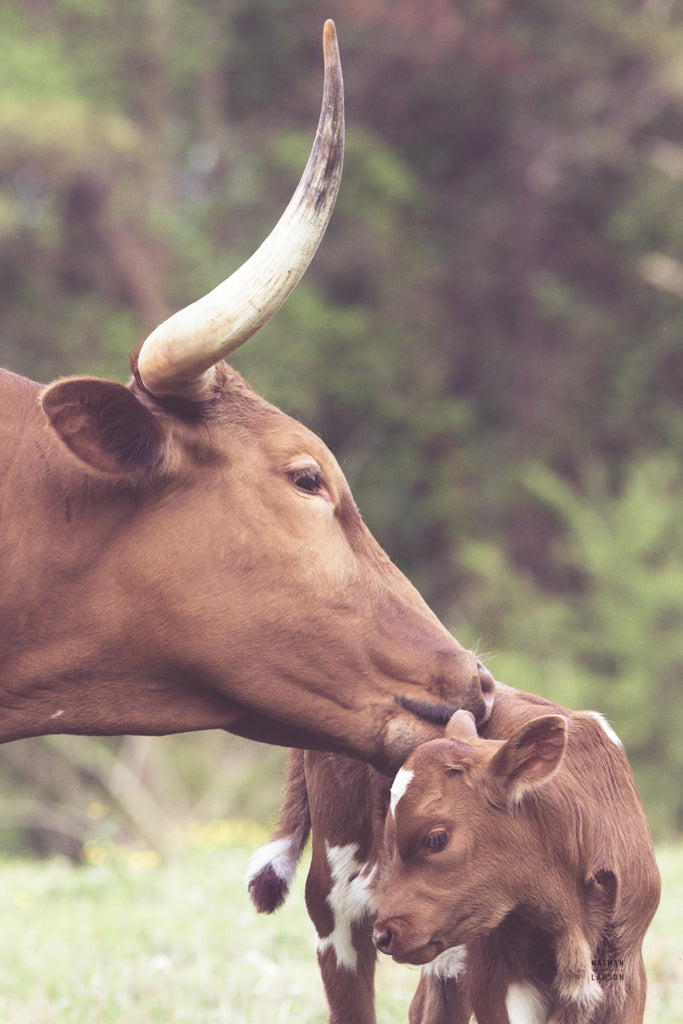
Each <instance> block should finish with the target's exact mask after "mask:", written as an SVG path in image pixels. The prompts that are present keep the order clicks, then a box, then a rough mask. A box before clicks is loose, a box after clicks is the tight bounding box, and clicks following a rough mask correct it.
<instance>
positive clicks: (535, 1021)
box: [505, 981, 548, 1024]
mask: <svg viewBox="0 0 683 1024" xmlns="http://www.w3.org/2000/svg"><path fill="white" fill-rule="evenodd" d="M505 1009H506V1010H507V1015H508V1020H509V1022H510V1024H547V1020H548V1011H547V1009H546V1005H545V1002H544V1000H543V998H542V996H541V993H540V992H539V991H538V989H536V988H534V986H533V985H529V983H528V982H526V981H523V982H513V984H512V985H510V987H509V989H508V992H507V996H506V997H505Z"/></svg>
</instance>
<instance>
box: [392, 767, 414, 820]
mask: <svg viewBox="0 0 683 1024" xmlns="http://www.w3.org/2000/svg"><path fill="white" fill-rule="evenodd" d="M414 775H415V772H411V771H409V770H408V769H407V768H399V770H398V772H397V773H396V778H395V779H394V782H393V785H392V787H391V816H392V817H394V815H395V814H396V804H397V803H398V802H399V800H400V799H401V797H402V796H405V791H406V790H407V788H408V786H409V785H410V783H411V781H412V779H413V776H414Z"/></svg>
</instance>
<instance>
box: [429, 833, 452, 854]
mask: <svg viewBox="0 0 683 1024" xmlns="http://www.w3.org/2000/svg"><path fill="white" fill-rule="evenodd" d="M447 843H448V832H446V830H445V829H443V828H435V829H434V831H433V832H428V833H427V835H426V836H425V839H424V845H425V847H426V848H427V849H428V850H429V852H430V853H438V852H439V850H443V849H444V848H445V847H446V844H447Z"/></svg>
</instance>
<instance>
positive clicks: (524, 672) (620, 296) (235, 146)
mask: <svg viewBox="0 0 683 1024" xmlns="http://www.w3.org/2000/svg"><path fill="white" fill-rule="evenodd" d="M681 13H682V12H681V5H680V3H679V2H678V0H601V2H600V3H599V4H557V3H556V2H554V0H517V2H516V3H514V4H513V3H509V2H506V0H481V2H477V3H472V2H468V0H326V2H324V3H323V2H322V0H125V2H120V3H116V4H114V3H111V2H108V0H0V40H1V43H0V45H1V46H2V60H1V61H0V321H1V326H2V331H1V334H0V361H1V363H2V365H4V366H6V367H8V368H10V369H13V370H15V371H17V372H19V373H24V374H26V375H28V376H31V377H33V378H35V379H39V380H49V379H50V378H53V377H55V376H57V375H60V374H67V373H96V374H100V375H107V376H112V377H114V378H118V379H120V380H125V378H126V375H127V355H128V354H129V353H130V352H132V351H133V350H134V349H135V348H136V347H137V345H138V344H139V343H140V341H141V339H142V338H143V337H144V336H145V335H146V333H147V332H148V331H149V330H150V329H151V328H152V327H154V326H155V325H156V323H158V322H159V321H160V320H161V319H162V318H163V317H165V316H166V315H167V314H168V313H170V312H172V311H173V310H174V309H176V308H179V307H180V306H181V305H185V304H187V303H188V302H189V301H191V300H192V299H194V298H196V297H198V296H199V295H200V294H202V293H204V292H205V291H208V290H209V288H211V287H213V285H214V284H216V283H217V282H218V280H220V279H222V278H223V277H225V276H227V274H228V273H229V272H230V270H232V269H233V268H234V267H235V266H237V265H238V264H239V263H240V262H241V260H242V259H244V258H245V256H247V255H248V254H249V253H250V252H251V251H252V250H253V249H254V248H255V247H256V245H257V244H258V243H259V242H260V240H261V239H262V237H263V236H264V235H265V234H266V233H267V231H268V230H269V229H270V227H271V226H272V224H273V223H274V222H275V220H276V219H277V217H278V216H279V213H280V211H281V209H282V208H283V207H284V205H285V203H286V202H287V200H288V198H289V195H290V193H291V191H292V189H293V187H294V184H295V183H296V180H297V179H298V176H299V173H300V171H301V169H302V168H303V165H304V162H305V160H306V156H307V152H308V149H309V146H310V143H311V140H312V136H313V131H314V128H315V123H316V120H317V110H318V105H319V99H320V93H321V84H322V68H321V45H320V40H321V29H322V24H323V20H324V18H326V17H333V18H335V20H336V22H337V28H338V32H339V36H340V47H341V51H342V61H343V65H344V73H345V80H346V95H347V132H348V144H347V156H346V162H345V172H344V181H343V184H342V191H341V195H340V199H339V201H338V204H337V208H336V211H335V214H334V217H333V221H332V225H331V228H330V230H329V232H328V234H327V237H326V239H325V241H324V243H323V245H322V247H321V249H320V250H319V253H318V255H317V257H316V259H315V261H314V263H313V266H312V268H311V270H310V271H309V272H308V274H307V276H306V278H305V279H304V281H303V283H302V284H301V285H300V286H299V288H298V290H297V292H296V293H295V295H294V296H293V297H292V298H291V299H290V300H289V302H288V304H287V305H286V306H285V308H284V309H283V310H282V312H281V313H280V314H279V315H278V316H277V317H276V318H275V320H274V321H273V322H272V323H271V324H270V325H269V326H268V327H267V328H266V329H265V330H263V332H262V333H261V334H260V335H259V336H258V338H256V339H254V340H253V341H252V342H250V344H249V345H248V346H246V347H245V349H244V350H242V351H241V352H240V353H239V354H238V356H237V357H236V358H235V364H236V365H237V366H238V368H239V369H240V370H241V371H242V372H243V373H244V374H245V376H246V377H247V379H248V380H249V381H250V382H251V383H252V384H253V385H254V386H255V387H256V388H257V390H259V391H260V392H261V393H263V394H264V395H265V396H266V397H267V398H268V399H269V400H270V401H272V402H274V403H275V404H277V405H280V406H282V407H283V408H284V409H285V410H286V411H288V412H290V413H292V414H294V415H296V416H298V417H300V418H301V419H303V420H304V421H305V422H306V423H307V424H308V425H309V426H311V427H312V428H313V429H314V430H316V431H317V432H318V433H320V434H321V435H322V436H323V437H324V438H325V439H326V441H327V442H328V444H329V445H330V447H331V448H332V449H333V450H334V451H335V453H336V454H337V455H338V457H339V459H340V461H341V463H342V465H343V467H344V469H345V472H346V474H347V477H348V479H349V482H350V484H351V487H352V489H353V491H354V494H355V496H356V499H357V501H358V503H359V506H360V508H361V511H362V512H363V514H364V517H365V519H366V521H367V522H368V525H369V526H370V528H371V529H372V531H373V533H374V534H375V535H376V537H377V538H378V540H379V541H380V542H381V543H382V545H383V546H384V547H385V548H386V549H387V551H388V552H389V553H390V555H391V556H392V558H393V559H394V560H395V561H396V562H397V563H398V564H399V565H400V567H401V568H402V569H403V570H404V571H405V572H406V573H407V575H408V576H409V577H410V578H411V579H412V580H413V581H414V582H415V583H416V584H417V586H418V587H419V589H420V590H421V591H422V593H423V594H424V596H425V597H426V599H427V600H428V601H429V603H430V604H431V605H432V606H433V607H434V608H435V610H436V611H437V612H438V614H439V615H440V617H441V618H442V619H443V620H444V621H445V622H446V624H447V625H448V626H449V628H451V629H452V630H453V632H454V633H455V635H457V637H458V638H459V640H460V641H461V642H462V643H464V644H466V645H468V646H472V645H475V644H476V645H478V647H479V649H480V650H481V651H483V652H485V653H487V654H488V663H489V665H490V667H491V669H492V671H493V672H494V674H495V675H496V676H497V677H498V678H500V679H502V680H504V681H506V682H508V683H511V684H513V685H516V686H519V687H521V688H524V689H528V690H532V691H535V692H537V693H540V694H543V695H545V696H547V697H550V698H554V699H557V700H559V701H562V702H565V703H567V704H569V705H570V706H573V707H577V708H578V707H588V708H594V709H597V710H600V711H602V712H604V713H605V714H606V715H607V716H608V718H609V719H610V720H611V721H612V723H613V724H614V726H615V728H616V729H617V731H618V732H619V733H620V735H621V736H622V738H623V740H624V743H625V745H626V749H627V752H628V753H629V756H630V758H631V761H632V764H633V767H634V770H635V773H636V776H637V780H638V783H639V786H640V789H641V793H642V795H643V798H644V800H645V803H646V807H647V810H648V813H649V816H650V820H651V823H652V826H653V829H654V831H655V833H656V835H657V836H659V837H663V836H666V835H671V834H674V833H679V832H681V831H683V785H682V784H681V783H682V782H683V701H681V699H680V695H681V681H682V680H683V517H682V516H681V509H682V507H683V470H682V465H683V463H682V457H683V403H682V399H683V340H682V339H683V19H682V18H681ZM86 628H87V625H86ZM282 757H283V754H282V751H279V750H277V749H276V748H262V747H259V746H257V745H255V744H249V743H247V742H246V741H240V740H237V739H234V738H232V737H228V736H226V735H223V734H218V733H210V734H204V735H199V736H182V737H177V738H169V739H163V740H160V739H146V738H135V737H126V738H123V739H116V740H109V741H105V740H92V739H86V738H80V737H78V738H74V737H58V738H49V739H44V740H35V741H33V740H31V741H21V742H19V743H11V744H7V745H5V746H3V747H1V748H0V793H1V794H2V796H3V811H2V816H1V820H0V826H2V828H0V845H2V846H3V847H4V848H5V849H8V850H9V849H13V850H27V849H34V850H37V851H38V852H46V851H52V850H55V849H58V850H63V851H64V852H66V853H67V854H70V855H73V856H74V857H78V856H79V855H80V854H81V851H82V848H83V846H84V844H87V843H88V842H89V841H92V840H93V837H96V838H98V839H99V840H101V839H103V838H107V837H109V838H116V837H118V836H121V835H131V834H132V835H136V836H138V837H141V838H142V839H143V840H144V841H145V842H146V843H147V844H149V845H151V846H153V847H156V848H159V849H160V850H162V852H163V848H164V845H165V844H166V842H167V841H168V840H167V835H168V833H169V823H180V824H182V823H184V822H188V821H192V820H196V819H200V820H201V819H203V818H206V819H208V818H212V817H217V816H220V815H223V814H248V815H251V816H255V817H257V818H262V819H264V820H265V819H267V818H268V817H269V815H271V814H272V812H273V810H274V807H275V805H276V802H277V798H278V793H279V769H280V766H281V764H282Z"/></svg>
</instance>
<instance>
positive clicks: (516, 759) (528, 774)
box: [489, 715, 568, 802]
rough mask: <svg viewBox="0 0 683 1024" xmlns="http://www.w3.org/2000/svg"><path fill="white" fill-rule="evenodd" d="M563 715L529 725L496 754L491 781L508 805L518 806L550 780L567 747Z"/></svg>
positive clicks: (545, 718) (545, 716)
mask: <svg viewBox="0 0 683 1024" xmlns="http://www.w3.org/2000/svg"><path fill="white" fill-rule="evenodd" d="M567 727H568V721H567V719H566V718H565V717H564V715H543V716H542V717H541V718H535V719H534V720H533V721H532V722H527V724H526V725H523V726H522V727H521V728H520V729H518V730H517V732H516V733H514V734H513V736H511V737H510V739H509V740H507V742H506V743H504V744H503V746H502V747H501V748H500V749H499V750H498V751H497V752H496V754H495V755H494V757H493V758H492V760H491V763H490V766H489V771H490V773H491V781H492V782H493V784H494V786H495V788H496V789H497V790H498V792H499V793H500V794H501V796H502V797H503V798H504V799H505V800H506V801H512V802H516V801H518V800H520V799H521V798H522V796H523V795H524V794H525V793H526V792H528V791H529V790H530V789H534V788H535V787H536V786H540V785H542V784H543V783H544V782H547V781H548V779H551V778H552V777H553V775H554V774H555V772H556V771H557V770H558V768H559V767H560V765H561V764H562V759H563V757H564V753H565V750H566V747H567Z"/></svg>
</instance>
